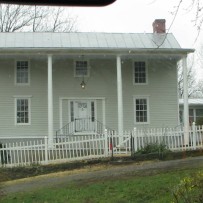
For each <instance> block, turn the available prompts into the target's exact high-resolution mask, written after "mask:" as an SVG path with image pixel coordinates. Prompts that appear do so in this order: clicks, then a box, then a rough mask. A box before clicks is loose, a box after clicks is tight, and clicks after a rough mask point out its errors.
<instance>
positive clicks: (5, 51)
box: [0, 47, 195, 56]
mask: <svg viewBox="0 0 203 203" xmlns="http://www.w3.org/2000/svg"><path fill="white" fill-rule="evenodd" d="M194 51H195V50H194V49H181V48H178V49H177V48H174V49H173V48H172V49H171V48H170V49H166V48H165V49H164V48H150V49H145V48H142V49H139V48H136V49H134V48H132V49H130V48H127V49H126V48H123V49H121V48H120V49H118V48H109V49H105V48H57V47H56V48H55V47H47V48H44V47H43V48H40V47H38V48H33V47H31V48H25V47H19V48H12V47H11V48H0V55H12V54H15V55H22V54H37V55H38V54H41V55H47V54H53V55H64V54H68V55H76V54H87V55H101V54H105V55H144V54H146V55H149V54H150V55H176V56H177V55H178V56H181V55H187V54H189V53H193V52H194Z"/></svg>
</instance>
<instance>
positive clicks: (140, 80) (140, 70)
mask: <svg viewBox="0 0 203 203" xmlns="http://www.w3.org/2000/svg"><path fill="white" fill-rule="evenodd" d="M134 84H147V67H146V62H145V61H135V62H134Z"/></svg>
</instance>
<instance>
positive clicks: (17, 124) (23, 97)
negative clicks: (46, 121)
mask: <svg viewBox="0 0 203 203" xmlns="http://www.w3.org/2000/svg"><path fill="white" fill-rule="evenodd" d="M18 99H27V100H28V121H29V122H28V123H17V100H18ZM14 125H15V126H28V125H31V97H30V96H28V97H26V96H25V95H24V96H22V97H21V96H15V97H14Z"/></svg>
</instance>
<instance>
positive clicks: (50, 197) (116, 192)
mask: <svg viewBox="0 0 203 203" xmlns="http://www.w3.org/2000/svg"><path fill="white" fill-rule="evenodd" d="M199 170H200V169H190V170H179V171H172V172H159V174H157V173H156V174H154V175H152V174H151V175H149V174H148V175H147V174H145V175H144V174H142V175H143V176H138V175H137V174H136V175H134V176H133V175H131V176H122V177H114V178H113V177H112V178H111V179H108V180H98V181H89V182H83V181H82V182H80V183H76V184H72V185H71V186H70V185H69V186H63V187H57V188H56V187H52V188H44V189H40V190H36V191H32V192H29V193H18V194H14V195H9V196H6V197H4V198H3V199H1V200H0V202H1V203H11V202H13V203H14V202H15V203H18V202H19V203H74V202H76V203H97V202H98V203H127V202H128V203H130V202H132V203H138V202H139V203H167V202H171V200H172V190H173V188H174V186H175V185H177V184H178V183H179V182H180V180H181V179H182V178H183V177H185V176H187V175H191V174H194V173H195V172H197V171H199ZM141 173H142V172H141ZM118 178H119V179H118Z"/></svg>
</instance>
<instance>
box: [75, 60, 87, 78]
mask: <svg viewBox="0 0 203 203" xmlns="http://www.w3.org/2000/svg"><path fill="white" fill-rule="evenodd" d="M75 75H76V76H88V63H87V61H76V63H75Z"/></svg>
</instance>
